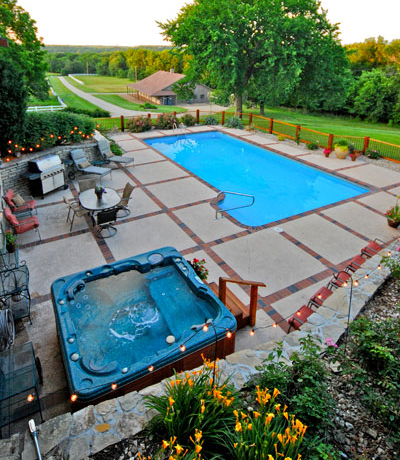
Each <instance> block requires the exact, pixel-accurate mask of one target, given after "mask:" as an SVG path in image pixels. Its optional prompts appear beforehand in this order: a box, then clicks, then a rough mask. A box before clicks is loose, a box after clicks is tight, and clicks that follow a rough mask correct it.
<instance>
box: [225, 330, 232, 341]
mask: <svg viewBox="0 0 400 460" xmlns="http://www.w3.org/2000/svg"><path fill="white" fill-rule="evenodd" d="M226 336H227V337H228V339H230V338H231V337H232V332H231V331H228V332H227V333H226Z"/></svg>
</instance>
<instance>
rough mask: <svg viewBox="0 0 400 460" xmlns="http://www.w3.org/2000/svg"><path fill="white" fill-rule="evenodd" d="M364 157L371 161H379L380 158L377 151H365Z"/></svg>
mask: <svg viewBox="0 0 400 460" xmlns="http://www.w3.org/2000/svg"><path fill="white" fill-rule="evenodd" d="M365 155H367V157H368V158H371V159H372V160H379V158H380V157H381V156H382V155H381V153H380V151H379V150H378V149H367V150H366V151H365Z"/></svg>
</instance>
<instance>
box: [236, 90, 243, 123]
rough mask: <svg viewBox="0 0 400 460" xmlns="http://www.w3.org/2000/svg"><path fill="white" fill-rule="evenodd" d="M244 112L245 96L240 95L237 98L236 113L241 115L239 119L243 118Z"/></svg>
mask: <svg viewBox="0 0 400 460" xmlns="http://www.w3.org/2000/svg"><path fill="white" fill-rule="evenodd" d="M242 110H243V96H242V95H240V96H239V95H238V96H236V112H237V113H238V114H239V118H242Z"/></svg>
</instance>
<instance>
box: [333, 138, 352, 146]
mask: <svg viewBox="0 0 400 460" xmlns="http://www.w3.org/2000/svg"><path fill="white" fill-rule="evenodd" d="M336 146H338V147H346V148H348V147H349V141H347V140H346V139H339V140H338V141H337V142H335V147H336Z"/></svg>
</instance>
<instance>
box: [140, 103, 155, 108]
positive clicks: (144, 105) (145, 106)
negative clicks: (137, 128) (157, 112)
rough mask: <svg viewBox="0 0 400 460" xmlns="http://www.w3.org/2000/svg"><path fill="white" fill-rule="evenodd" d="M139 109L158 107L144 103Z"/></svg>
mask: <svg viewBox="0 0 400 460" xmlns="http://www.w3.org/2000/svg"><path fill="white" fill-rule="evenodd" d="M140 108H141V109H158V107H157V106H156V105H154V104H150V102H145V103H144V104H141V105H140Z"/></svg>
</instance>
